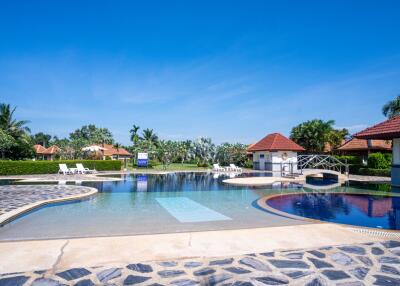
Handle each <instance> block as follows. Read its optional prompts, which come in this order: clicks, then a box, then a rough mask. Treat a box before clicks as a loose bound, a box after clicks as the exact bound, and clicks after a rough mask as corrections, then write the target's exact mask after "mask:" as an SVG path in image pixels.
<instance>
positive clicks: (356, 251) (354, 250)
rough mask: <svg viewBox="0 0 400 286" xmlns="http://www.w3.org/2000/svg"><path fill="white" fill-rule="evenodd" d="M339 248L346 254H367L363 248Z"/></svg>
mask: <svg viewBox="0 0 400 286" xmlns="http://www.w3.org/2000/svg"><path fill="white" fill-rule="evenodd" d="M338 248H339V249H340V250H342V251H344V252H347V253H352V254H358V255H364V254H365V253H366V252H365V249H364V248H362V247H361V246H341V247H338Z"/></svg>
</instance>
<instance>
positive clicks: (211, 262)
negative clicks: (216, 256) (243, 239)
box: [209, 258, 233, 265]
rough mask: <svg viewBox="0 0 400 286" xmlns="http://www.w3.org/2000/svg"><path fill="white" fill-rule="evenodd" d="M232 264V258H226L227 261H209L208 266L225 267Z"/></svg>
mask: <svg viewBox="0 0 400 286" xmlns="http://www.w3.org/2000/svg"><path fill="white" fill-rule="evenodd" d="M232 262H233V258H227V259H220V260H213V261H210V263H209V265H227V264H232Z"/></svg>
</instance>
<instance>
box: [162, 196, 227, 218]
mask: <svg viewBox="0 0 400 286" xmlns="http://www.w3.org/2000/svg"><path fill="white" fill-rule="evenodd" d="M156 200H157V202H158V203H159V204H160V205H161V206H162V207H163V208H165V209H166V210H167V211H168V212H169V213H170V214H171V215H172V216H173V217H175V218H176V219H177V220H178V221H179V222H206V221H218V220H230V219H231V218H229V217H227V216H224V215H223V214H220V213H219V212H216V211H214V210H212V209H209V208H207V207H205V206H203V205H201V204H199V203H197V202H195V201H193V200H191V199H189V198H186V197H169V198H156Z"/></svg>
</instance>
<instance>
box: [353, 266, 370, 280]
mask: <svg viewBox="0 0 400 286" xmlns="http://www.w3.org/2000/svg"><path fill="white" fill-rule="evenodd" d="M349 272H350V273H351V274H353V276H354V277H356V278H358V279H360V280H364V278H365V276H367V274H368V272H369V268H366V267H356V268H354V269H351V270H349Z"/></svg>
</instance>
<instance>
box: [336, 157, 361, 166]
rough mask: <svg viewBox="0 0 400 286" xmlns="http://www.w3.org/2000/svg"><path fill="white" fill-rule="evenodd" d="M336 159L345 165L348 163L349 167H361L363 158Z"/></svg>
mask: <svg viewBox="0 0 400 286" xmlns="http://www.w3.org/2000/svg"><path fill="white" fill-rule="evenodd" d="M335 157H336V159H338V160H339V161H341V162H343V163H345V164H346V163H347V164H349V165H361V164H362V162H361V157H359V156H338V155H336V156H335Z"/></svg>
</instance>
